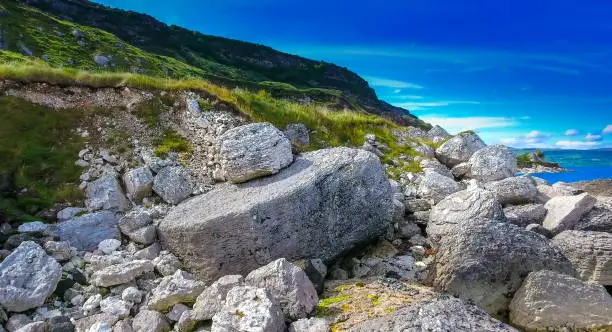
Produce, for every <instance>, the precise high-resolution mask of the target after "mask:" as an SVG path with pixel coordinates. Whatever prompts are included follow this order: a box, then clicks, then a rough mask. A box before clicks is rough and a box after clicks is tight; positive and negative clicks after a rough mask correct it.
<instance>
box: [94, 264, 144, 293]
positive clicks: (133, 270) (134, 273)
mask: <svg viewBox="0 0 612 332" xmlns="http://www.w3.org/2000/svg"><path fill="white" fill-rule="evenodd" d="M148 272H153V263H152V262H151V261H147V260H135V261H130V262H125V263H120V264H116V265H111V266H109V267H106V268H103V269H101V270H98V271H96V272H94V273H93V275H92V276H91V280H90V282H91V284H92V285H94V286H98V287H110V286H116V285H122V284H127V283H128V282H130V281H133V280H134V279H136V277H138V276H140V275H142V274H145V273H148Z"/></svg>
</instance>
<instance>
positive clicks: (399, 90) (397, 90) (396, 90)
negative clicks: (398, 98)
mask: <svg viewBox="0 0 612 332" xmlns="http://www.w3.org/2000/svg"><path fill="white" fill-rule="evenodd" d="M400 92H402V89H395V90H393V93H400Z"/></svg>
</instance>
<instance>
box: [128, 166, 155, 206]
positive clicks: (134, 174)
mask: <svg viewBox="0 0 612 332" xmlns="http://www.w3.org/2000/svg"><path fill="white" fill-rule="evenodd" d="M123 183H124V184H125V191H126V192H127V197H128V198H129V199H131V200H132V201H134V202H137V203H139V202H141V201H142V199H143V198H145V197H149V196H151V194H152V193H153V173H151V170H150V169H149V167H147V166H144V167H139V168H136V169H133V170H130V171H128V172H126V173H125V174H123Z"/></svg>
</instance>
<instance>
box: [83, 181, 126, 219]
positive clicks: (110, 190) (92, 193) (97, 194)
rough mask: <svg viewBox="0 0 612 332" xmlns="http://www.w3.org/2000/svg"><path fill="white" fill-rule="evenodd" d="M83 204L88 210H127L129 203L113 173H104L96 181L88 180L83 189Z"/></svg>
mask: <svg viewBox="0 0 612 332" xmlns="http://www.w3.org/2000/svg"><path fill="white" fill-rule="evenodd" d="M85 195H86V197H87V198H86V199H85V206H87V209H89V210H90V211H95V210H109V211H113V212H123V211H127V210H128V209H129V208H130V206H131V204H130V201H128V199H127V198H126V197H125V195H124V194H123V189H121V184H120V183H119V180H117V178H116V177H115V176H114V175H110V174H105V175H103V176H102V177H100V178H99V179H97V180H96V181H93V182H90V183H89V184H88V185H87V190H86V191H85Z"/></svg>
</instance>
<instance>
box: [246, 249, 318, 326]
mask: <svg viewBox="0 0 612 332" xmlns="http://www.w3.org/2000/svg"><path fill="white" fill-rule="evenodd" d="M244 281H245V284H247V285H249V286H253V287H260V288H265V289H266V290H268V291H269V292H270V294H272V296H274V298H276V299H277V300H278V301H279V302H280V305H281V309H282V310H283V313H284V315H285V318H287V320H292V321H293V320H297V319H300V318H306V317H307V316H308V314H309V313H310V312H311V311H312V310H313V309H314V307H315V306H316V305H317V303H318V302H319V297H318V295H317V291H316V290H315V288H314V286H313V285H312V282H310V280H309V279H308V276H306V273H304V271H302V270H301V269H300V268H298V267H297V266H295V265H293V264H291V263H289V262H288V261H287V260H286V259H284V258H281V259H278V260H276V261H273V262H271V263H270V264H268V265H266V266H262V267H260V268H259V269H257V270H254V271H252V272H251V273H249V274H248V275H247V276H246V278H245V280H244Z"/></svg>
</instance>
